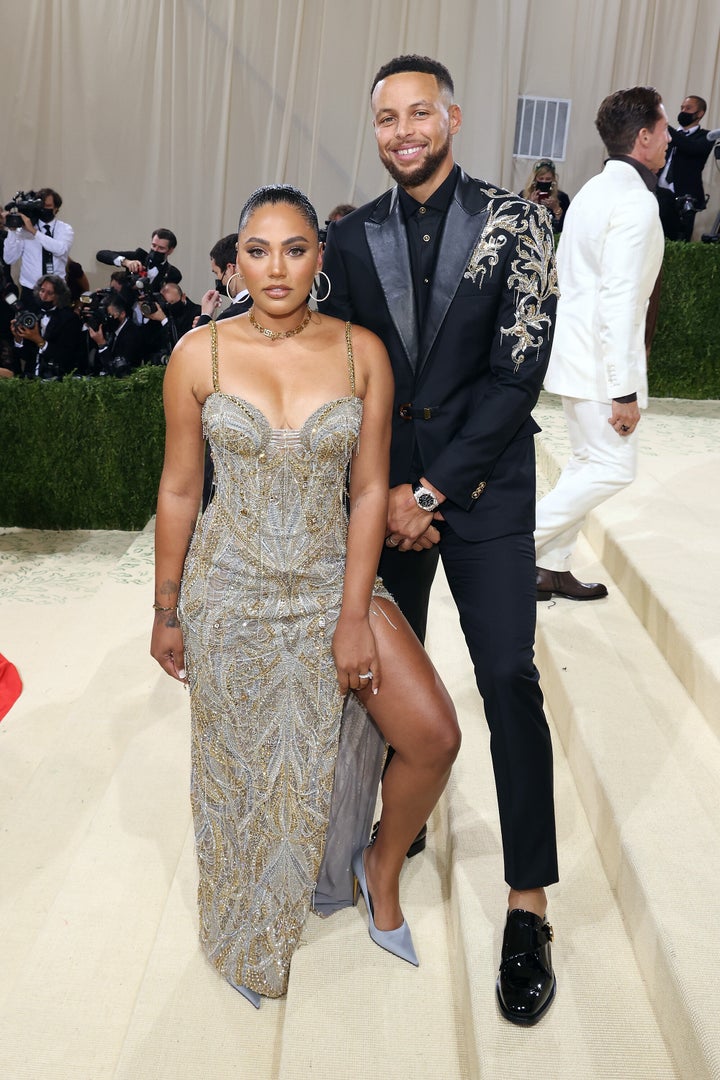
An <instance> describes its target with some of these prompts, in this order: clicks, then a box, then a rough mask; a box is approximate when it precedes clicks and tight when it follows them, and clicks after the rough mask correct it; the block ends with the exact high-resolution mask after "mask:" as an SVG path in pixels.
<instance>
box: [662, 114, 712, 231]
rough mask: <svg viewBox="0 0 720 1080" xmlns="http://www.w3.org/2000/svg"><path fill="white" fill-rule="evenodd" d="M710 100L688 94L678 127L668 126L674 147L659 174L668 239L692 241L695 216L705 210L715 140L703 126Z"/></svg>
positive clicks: (664, 224) (664, 222) (663, 221)
mask: <svg viewBox="0 0 720 1080" xmlns="http://www.w3.org/2000/svg"><path fill="white" fill-rule="evenodd" d="M706 109H707V103H706V102H705V99H704V98H701V97H698V95H697V94H688V96H687V97H686V98H685V100H684V101H683V103H682V105H681V106H680V112H679V113H678V125H679V126H678V127H676V128H674V127H668V134H669V135H670V146H669V148H668V154H667V158H666V159H665V167H664V168H663V170H662V172H661V173H660V175H659V177H658V186H657V197H658V202H659V204H660V222H661V224H662V227H663V232H664V233H665V236H666V237H667V239H668V240H691V239H692V234H693V227H694V225H695V215H696V213H697V212H698V211H699V210H704V209H705V189H704V187H703V181H702V172H703V169H704V168H705V162H706V161H707V159H708V158H709V157H710V151H711V150H712V143H711V142H708V140H707V131H706V129H705V128H703V127H700V121H701V120H702V118H703V116H704V115H705V110H706Z"/></svg>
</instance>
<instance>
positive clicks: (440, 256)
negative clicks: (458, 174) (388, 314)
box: [418, 191, 488, 371]
mask: <svg viewBox="0 0 720 1080" xmlns="http://www.w3.org/2000/svg"><path fill="white" fill-rule="evenodd" d="M487 219H488V209H487V207H486V208H485V209H484V210H483V211H482V212H481V213H478V212H477V211H476V212H475V213H473V212H471V211H469V210H466V209H465V207H464V206H462V205H461V204H460V203H459V202H458V200H457V191H456V195H455V197H454V198H453V200H452V202H451V203H450V206H449V208H448V212H447V217H446V219H445V228H444V230H443V235H442V239H441V241H440V248H439V250H438V253H437V259H436V262H435V274H434V279H433V283H432V287H431V289H430V298H429V303H428V306H427V311H426V312H425V325H424V327H423V335H422V342H421V346H420V363H419V367H418V371H420V370H421V369H422V367H423V365H424V364H425V361H426V360H427V358H428V355H429V353H430V350H431V349H432V347H433V344H434V343H435V338H436V337H437V335H438V331H439V330H440V327H441V326H442V324H443V320H444V318H445V316H446V315H447V312H448V308H449V307H450V304H451V303H452V299H453V297H454V296H455V293H456V292H457V289H458V286H459V284H460V282H461V281H462V278H463V274H464V273H465V269H466V267H467V265H468V263H469V262H470V256H471V254H472V251H473V248H474V247H475V245H476V244H477V242H478V240H479V238H480V234H481V233H482V231H483V229H484V228H485V225H486V223H487Z"/></svg>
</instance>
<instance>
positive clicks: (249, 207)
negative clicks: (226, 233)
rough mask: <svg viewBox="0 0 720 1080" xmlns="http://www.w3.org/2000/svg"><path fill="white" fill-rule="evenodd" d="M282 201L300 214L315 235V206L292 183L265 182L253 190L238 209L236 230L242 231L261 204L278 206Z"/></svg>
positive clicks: (316, 221)
mask: <svg viewBox="0 0 720 1080" xmlns="http://www.w3.org/2000/svg"><path fill="white" fill-rule="evenodd" d="M282 203H284V204H285V205H286V206H292V207H294V209H295V210H297V211H298V213H300V214H302V216H303V217H304V218H305V221H306V222H307V224H308V225H309V226H310V228H311V229H312V231H313V232H314V234H315V236H317V235H318V232H319V227H318V217H317V214H316V213H315V207H314V206H313V204H312V203H311V202H310V200H309V199H308V197H307V195H303V193H302V191H300V190H299V189H298V188H296V187H293V186H292V184H266V185H265V186H264V187H260V188H258V189H257V191H253V193H252V195H251V196H250V198H249V199H248V201H247V202H246V203H245V205H244V206H243V208H242V210H241V211H240V221H239V223H238V232H239V233H241V232H242V231H243V229H244V228H245V227H246V226H247V223H248V221H249V220H250V218H251V216H252V215H253V214H254V213H255V211H256V210H259V209H260V207H261V206H278V205H280V204H282Z"/></svg>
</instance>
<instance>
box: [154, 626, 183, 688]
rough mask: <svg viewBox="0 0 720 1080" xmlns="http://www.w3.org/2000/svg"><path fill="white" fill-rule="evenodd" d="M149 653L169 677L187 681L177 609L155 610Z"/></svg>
mask: <svg viewBox="0 0 720 1080" xmlns="http://www.w3.org/2000/svg"><path fill="white" fill-rule="evenodd" d="M150 655H151V656H152V657H153V659H154V660H157V662H158V664H159V665H160V667H161V668H162V669H163V670H164V671H166V672H167V673H168V675H170V677H171V678H173V679H178V680H179V681H180V682H184V683H186V682H187V677H186V674H185V647H184V645H183V636H182V630H181V629H180V623H179V622H178V617H177V611H156V612H155V621H154V623H153V631H152V639H151V641H150Z"/></svg>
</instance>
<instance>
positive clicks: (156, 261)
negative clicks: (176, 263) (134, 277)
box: [147, 251, 165, 270]
mask: <svg viewBox="0 0 720 1080" xmlns="http://www.w3.org/2000/svg"><path fill="white" fill-rule="evenodd" d="M164 262H165V256H164V255H162V254H161V253H160V252H159V251H151V252H150V253H149V255H148V257H147V269H148V270H152V269H153V268H154V267H156V266H162V264H163V263H164Z"/></svg>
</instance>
